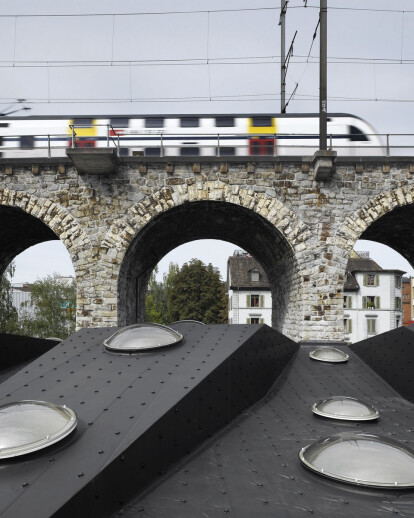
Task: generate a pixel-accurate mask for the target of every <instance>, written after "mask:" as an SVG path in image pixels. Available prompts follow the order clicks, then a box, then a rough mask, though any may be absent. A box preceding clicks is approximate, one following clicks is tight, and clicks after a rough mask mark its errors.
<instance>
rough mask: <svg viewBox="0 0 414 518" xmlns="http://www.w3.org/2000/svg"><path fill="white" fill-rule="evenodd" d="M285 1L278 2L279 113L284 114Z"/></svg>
mask: <svg viewBox="0 0 414 518" xmlns="http://www.w3.org/2000/svg"><path fill="white" fill-rule="evenodd" d="M286 7H287V0H280V21H279V25H280V111H281V113H286V62H285V61H286V56H285V53H286V50H285V36H286V34H285V15H286Z"/></svg>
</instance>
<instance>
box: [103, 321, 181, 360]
mask: <svg viewBox="0 0 414 518" xmlns="http://www.w3.org/2000/svg"><path fill="white" fill-rule="evenodd" d="M182 339H183V335H182V334H180V333H178V331H175V329H171V328H170V327H167V326H163V325H161V324H149V323H146V324H134V325H132V326H127V327H123V328H122V329H120V330H119V331H116V333H114V334H113V335H112V336H110V337H109V338H107V339H106V340H104V342H103V343H104V346H105V347H106V349H108V350H110V351H116V352H122V353H134V352H140V351H147V350H150V349H158V348H160V347H166V346H168V345H174V344H178V343H179V342H181V340H182Z"/></svg>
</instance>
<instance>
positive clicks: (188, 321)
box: [170, 319, 206, 326]
mask: <svg viewBox="0 0 414 518" xmlns="http://www.w3.org/2000/svg"><path fill="white" fill-rule="evenodd" d="M174 324H198V325H200V326H205V325H206V324H205V323H204V322H200V321H199V320H190V319H187V320H177V321H176V322H173V323H172V324H170V325H174Z"/></svg>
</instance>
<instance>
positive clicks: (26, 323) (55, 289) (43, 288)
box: [19, 274, 76, 339]
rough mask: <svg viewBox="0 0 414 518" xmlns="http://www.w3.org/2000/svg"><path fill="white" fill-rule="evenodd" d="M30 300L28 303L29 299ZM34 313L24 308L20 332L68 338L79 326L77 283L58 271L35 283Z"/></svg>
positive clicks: (33, 292)
mask: <svg viewBox="0 0 414 518" xmlns="http://www.w3.org/2000/svg"><path fill="white" fill-rule="evenodd" d="M26 304H27V303H26ZM29 304H30V306H31V307H32V310H33V311H32V313H33V314H31V312H29V311H26V312H24V314H23V316H22V317H21V318H20V320H19V332H20V333H21V334H24V335H29V336H36V337H39V338H47V337H52V336H53V337H58V338H62V339H63V338H66V337H67V336H69V335H70V334H71V333H73V332H74V330H75V318H76V285H75V283H74V282H71V283H67V282H66V281H64V280H62V278H61V277H59V276H58V275H57V274H54V275H48V276H47V277H45V278H44V279H40V280H37V281H36V282H34V283H33V284H31V301H30V303H29Z"/></svg>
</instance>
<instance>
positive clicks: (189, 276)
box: [168, 259, 227, 324]
mask: <svg viewBox="0 0 414 518" xmlns="http://www.w3.org/2000/svg"><path fill="white" fill-rule="evenodd" d="M168 312H169V315H170V318H171V320H172V321H175V320H187V319H188V320H200V321H201V322H204V323H205V324H222V323H226V322H227V293H226V287H225V283H224V282H223V281H222V280H221V279H220V273H219V271H218V270H217V269H216V268H214V267H213V265H212V264H211V263H210V264H208V265H205V264H204V263H203V262H202V261H200V260H199V259H192V260H191V261H190V262H189V263H185V264H183V266H182V268H181V269H180V271H179V272H178V273H177V275H176V276H175V278H174V282H173V286H172V289H171V292H170V296H169V299H168Z"/></svg>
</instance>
